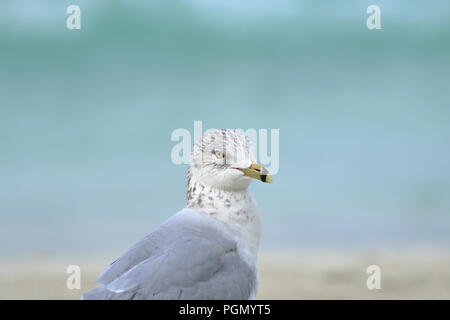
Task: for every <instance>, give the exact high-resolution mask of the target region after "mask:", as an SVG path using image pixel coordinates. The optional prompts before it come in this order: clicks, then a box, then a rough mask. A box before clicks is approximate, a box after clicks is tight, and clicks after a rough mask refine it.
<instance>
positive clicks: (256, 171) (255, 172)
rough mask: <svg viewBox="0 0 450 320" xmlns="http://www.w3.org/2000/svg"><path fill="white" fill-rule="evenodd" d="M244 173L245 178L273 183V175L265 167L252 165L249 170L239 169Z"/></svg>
mask: <svg viewBox="0 0 450 320" xmlns="http://www.w3.org/2000/svg"><path fill="white" fill-rule="evenodd" d="M238 170H241V171H242V172H243V173H244V176H247V177H250V178H253V179H256V180H260V181H262V182H267V183H272V175H271V174H270V173H269V171H267V169H266V168H264V167H263V166H261V165H259V164H257V163H252V165H251V166H250V167H248V168H239V169H238Z"/></svg>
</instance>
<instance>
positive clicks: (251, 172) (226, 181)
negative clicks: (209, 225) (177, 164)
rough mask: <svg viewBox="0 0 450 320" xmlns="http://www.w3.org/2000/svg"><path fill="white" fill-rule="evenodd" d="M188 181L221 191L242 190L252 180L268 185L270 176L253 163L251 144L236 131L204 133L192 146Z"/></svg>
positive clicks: (226, 130) (209, 131)
mask: <svg viewBox="0 0 450 320" xmlns="http://www.w3.org/2000/svg"><path fill="white" fill-rule="evenodd" d="M189 174H190V178H191V179H194V180H195V181H196V182H198V183H201V184H203V185H205V186H209V187H212V188H216V189H221V190H230V191H233V190H236V191H237V190H244V189H246V188H247V187H248V186H249V184H250V182H251V181H252V179H257V180H260V181H262V182H267V183H272V176H271V175H270V174H269V172H268V171H267V170H266V169H265V168H263V167H262V166H261V165H259V164H257V163H256V162H255V160H254V156H253V154H252V152H251V142H250V139H248V137H246V136H244V135H243V134H242V133H241V132H240V131H238V130H232V129H221V130H208V131H207V132H206V133H205V134H204V136H203V137H202V138H201V139H200V140H199V141H197V143H195V144H194V147H193V149H192V155H191V166H190V168H189Z"/></svg>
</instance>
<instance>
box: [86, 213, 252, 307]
mask: <svg viewBox="0 0 450 320" xmlns="http://www.w3.org/2000/svg"><path fill="white" fill-rule="evenodd" d="M97 281H98V282H99V283H101V285H100V286H99V287H97V288H95V289H94V290H92V291H90V292H88V293H86V294H84V295H83V299H86V300H88V299H102V300H103V299H126V300H130V299H146V300H148V299H248V298H250V296H251V295H252V292H253V291H254V290H255V285H256V270H254V267H253V266H250V265H249V264H247V262H245V261H244V260H243V259H242V258H241V256H240V255H239V253H238V250H237V243H236V241H235V240H233V238H232V235H231V234H228V233H226V232H224V231H223V227H221V226H220V222H219V221H215V220H214V219H213V218H211V217H210V216H208V215H199V214H198V213H197V212H195V210H193V209H183V210H182V211H180V212H179V213H178V214H176V215H175V216H173V217H172V218H170V219H169V220H167V221H166V223H164V224H163V225H161V226H160V227H159V228H158V229H156V230H155V231H154V232H152V233H151V234H150V235H148V236H147V237H145V238H144V239H143V240H141V241H139V242H138V243H136V244H135V245H134V246H133V247H131V248H130V249H129V250H128V251H127V252H126V253H125V254H123V255H122V256H121V257H120V258H119V259H117V260H116V261H115V262H113V263H112V264H111V265H110V266H109V267H108V268H107V269H106V270H105V271H104V272H103V273H102V274H101V275H100V277H99V278H98V280H97Z"/></svg>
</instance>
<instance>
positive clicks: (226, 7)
mask: <svg viewBox="0 0 450 320" xmlns="http://www.w3.org/2000/svg"><path fill="white" fill-rule="evenodd" d="M77 3H78V4H79V5H80V6H81V8H82V30H80V31H69V30H67V29H65V19H66V17H67V15H66V14H65V8H66V7H67V6H68V5H69V4H72V2H68V1H61V2H58V4H54V3H52V2H51V1H46V2H45V1H44V2H42V3H40V4H36V3H34V4H33V2H31V1H3V2H2V3H1V4H0V17H1V19H0V46H1V47H0V49H1V50H0V107H1V111H0V112H1V117H0V150H1V151H0V177H1V178H0V215H1V221H2V222H1V224H0V242H1V243H3V245H2V246H0V256H1V257H28V256H40V255H64V254H74V253H77V254H83V255H87V254H95V253H96V252H98V251H99V250H102V252H106V251H108V250H114V251H115V252H117V251H116V250H119V249H125V248H126V247H128V246H129V245H130V244H131V243H133V242H134V241H135V240H137V239H139V238H140V237H142V236H143V235H145V234H146V233H148V232H149V231H151V230H152V229H153V228H154V227H155V226H156V225H158V224H159V223H160V222H162V221H163V220H164V219H165V218H166V217H168V216H170V215H171V214H173V213H175V212H176V211H178V210H179V209H180V208H182V207H183V206H184V203H185V199H184V195H185V190H184V187H185V181H184V179H185V174H186V167H185V166H175V165H173V164H172V163H171V161H170V151H171V148H172V147H173V146H174V145H175V143H174V142H172V141H170V135H171V133H172V131H173V130H174V129H177V128H186V129H189V130H191V131H192V130H193V122H194V120H202V121H203V127H204V129H207V128H210V127H215V128H224V127H226V128H243V129H247V128H256V129H259V128H267V129H270V128H277V129H280V170H279V173H278V174H277V175H276V176H275V183H274V184H273V185H265V184H256V183H255V184H254V185H253V186H252V189H253V194H254V195H255V198H256V199H257V200H258V203H259V204H260V206H261V209H262V216H263V227H264V236H263V247H264V248H266V249H268V248H280V247H291V248H300V247H304V246H306V247H311V246H313V247H317V248H324V249H326V248H333V247H336V246H345V247H354V246H364V247H371V248H389V247H391V246H398V245H430V246H448V244H449V242H450V232H449V231H450V196H449V195H450V148H449V142H450V126H449V119H450V107H449V106H450V93H449V92H450V76H449V75H450V60H449V58H450V28H449V27H450V19H449V18H450V5H449V4H448V3H447V2H445V1H437V2H433V6H432V7H431V6H430V5H429V4H428V3H427V2H425V1H423V2H421V1H417V2H416V4H415V5H414V7H412V5H411V4H410V2H408V1H395V3H393V2H389V1H379V2H378V4H379V5H380V7H381V9H382V27H383V29H382V30H376V31H369V30H367V28H366V27H365V19H366V16H367V15H366V13H365V8H367V6H368V5H369V4H372V3H370V2H369V1H348V2H346V3H345V4H342V3H339V4H338V1H332V2H329V3H328V5H324V4H318V3H316V2H314V1H306V2H305V1H299V2H296V1H281V2H277V5H274V1H262V2H256V1H249V2H247V4H246V5H243V4H239V2H237V1H231V2H229V3H225V2H223V1H219V2H218V3H217V4H215V5H214V4H208V3H207V2H206V1H193V2H191V3H190V2H187V1H185V2H179V1H176V2H174V1H170V2H168V1H167V2H162V1H155V2H154V3H152V4H146V3H145V2H144V1H137V2H134V4H133V5H130V4H126V3H125V1H115V2H113V3H109V2H108V1H98V2H96V3H95V4H92V3H89V2H87V1H78V2H77ZM280 3H281V4H280ZM278 4H280V5H278ZM118 248H119V249H118Z"/></svg>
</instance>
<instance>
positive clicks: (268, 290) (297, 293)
mask: <svg viewBox="0 0 450 320" xmlns="http://www.w3.org/2000/svg"><path fill="white" fill-rule="evenodd" d="M107 261H108V260H107V259H98V258H97V259H96V261H92V260H91V259H86V258H85V259H83V260H81V259H80V260H79V261H73V260H71V261H68V260H67V261H63V260H58V261H56V260H52V259H34V260H30V261H28V262H21V263H18V262H10V263H3V264H2V265H1V266H0V288H1V290H0V298H1V299H79V297H80V295H81V294H82V293H83V292H86V291H88V290H90V289H91V288H93V287H94V286H95V279H96V277H97V276H98V275H99V273H100V272H101V271H102V270H103V269H104V267H105V265H106V264H107V263H108V262H107ZM69 264H78V265H79V266H80V268H81V272H82V273H81V289H80V290H76V289H75V290H69V289H67V287H66V279H67V277H68V274H66V268H67V266H68V265H69ZM372 264H376V265H378V266H380V268H381V272H382V278H381V286H382V288H381V289H379V290H377V289H375V290H369V289H367V286H366V279H367V277H368V276H369V275H368V274H366V269H367V266H369V265H372ZM259 269H260V286H259V294H258V297H257V298H258V299H450V255H449V254H447V252H446V251H430V250H399V251H398V252H383V253H380V252H359V253H348V252H346V253H344V252H330V253H325V252H322V253H312V252H303V253H302V254H300V252H296V253H293V252H292V253H288V252H287V253H267V252H266V253H263V254H261V257H260V261H259Z"/></svg>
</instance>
